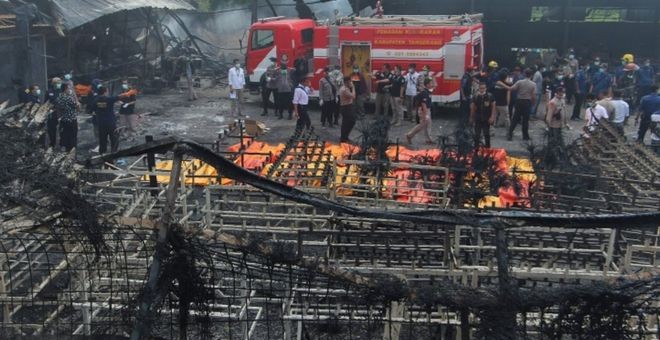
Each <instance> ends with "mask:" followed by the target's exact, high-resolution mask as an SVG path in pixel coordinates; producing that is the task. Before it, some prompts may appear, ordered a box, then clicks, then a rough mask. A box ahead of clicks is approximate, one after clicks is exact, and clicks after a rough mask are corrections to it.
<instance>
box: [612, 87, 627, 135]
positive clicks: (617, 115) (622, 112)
mask: <svg viewBox="0 0 660 340" xmlns="http://www.w3.org/2000/svg"><path fill="white" fill-rule="evenodd" d="M610 105H612V107H613V108H614V115H612V116H611V117H612V124H614V127H615V128H616V130H617V131H618V132H619V134H620V135H621V136H625V131H624V129H623V125H624V123H625V122H626V119H628V116H630V105H629V104H628V103H627V102H626V101H625V100H623V92H622V91H621V90H614V97H612V100H611V101H610Z"/></svg>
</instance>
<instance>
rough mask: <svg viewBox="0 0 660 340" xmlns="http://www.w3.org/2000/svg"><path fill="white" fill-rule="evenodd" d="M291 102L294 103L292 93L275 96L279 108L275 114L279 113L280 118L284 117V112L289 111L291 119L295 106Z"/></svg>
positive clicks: (279, 93)
mask: <svg viewBox="0 0 660 340" xmlns="http://www.w3.org/2000/svg"><path fill="white" fill-rule="evenodd" d="M291 101H293V95H292V93H291V92H277V95H276V96H275V106H276V107H277V109H276V110H275V113H277V115H278V116H279V117H282V114H284V110H288V111H289V117H291V113H292V112H293V107H292V105H293V104H292V103H291Z"/></svg>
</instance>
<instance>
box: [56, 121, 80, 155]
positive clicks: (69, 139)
mask: <svg viewBox="0 0 660 340" xmlns="http://www.w3.org/2000/svg"><path fill="white" fill-rule="evenodd" d="M76 145H78V122H77V121H72V122H71V121H65V120H60V146H61V147H63V148H64V150H66V151H67V152H69V151H71V149H73V148H75V147H76Z"/></svg>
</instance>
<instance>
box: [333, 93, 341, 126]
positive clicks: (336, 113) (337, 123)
mask: <svg viewBox="0 0 660 340" xmlns="http://www.w3.org/2000/svg"><path fill="white" fill-rule="evenodd" d="M334 111H335V112H333V113H332V114H333V115H334V118H335V125H339V116H340V115H341V110H340V107H339V99H337V100H335V110H334Z"/></svg>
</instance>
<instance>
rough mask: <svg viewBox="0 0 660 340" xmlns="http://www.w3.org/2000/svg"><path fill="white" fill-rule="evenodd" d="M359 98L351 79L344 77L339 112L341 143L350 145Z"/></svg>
mask: <svg viewBox="0 0 660 340" xmlns="http://www.w3.org/2000/svg"><path fill="white" fill-rule="evenodd" d="M356 97H357V95H356V93H355V87H354V86H353V82H352V81H351V77H344V85H342V87H341V88H340V89H339V110H340V111H341V135H340V137H339V142H340V143H350V140H349V139H348V137H349V136H350V134H351V130H353V127H354V126H355V105H353V102H354V101H355V98H356Z"/></svg>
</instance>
